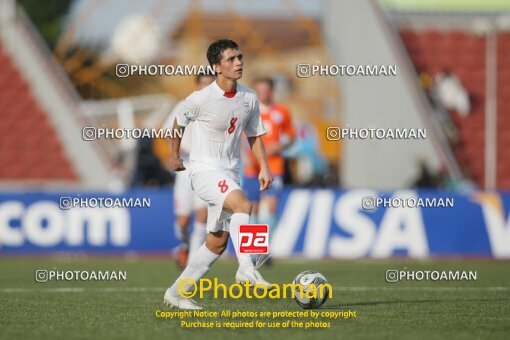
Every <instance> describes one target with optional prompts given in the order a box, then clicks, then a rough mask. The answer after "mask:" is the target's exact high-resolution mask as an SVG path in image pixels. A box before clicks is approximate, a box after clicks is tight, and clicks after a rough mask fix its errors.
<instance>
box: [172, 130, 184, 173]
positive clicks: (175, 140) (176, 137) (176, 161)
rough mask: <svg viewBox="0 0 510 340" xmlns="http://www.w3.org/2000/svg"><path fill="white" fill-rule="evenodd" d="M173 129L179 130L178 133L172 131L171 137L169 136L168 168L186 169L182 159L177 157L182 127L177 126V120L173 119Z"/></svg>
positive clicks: (174, 169)
mask: <svg viewBox="0 0 510 340" xmlns="http://www.w3.org/2000/svg"><path fill="white" fill-rule="evenodd" d="M173 129H174V131H179V133H174V134H173V136H172V138H170V161H169V165H170V169H171V170H172V171H182V170H186V168H185V167H184V163H183V162H182V159H181V158H180V157H179V151H180V148H181V139H182V138H181V136H182V135H183V133H184V127H182V126H179V124H177V120H175V121H174V126H173Z"/></svg>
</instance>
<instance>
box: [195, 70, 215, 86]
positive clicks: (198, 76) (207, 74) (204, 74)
mask: <svg viewBox="0 0 510 340" xmlns="http://www.w3.org/2000/svg"><path fill="white" fill-rule="evenodd" d="M205 77H211V78H214V74H213V73H211V72H209V71H208V70H206V71H205V73H199V74H197V77H196V78H195V83H196V84H200V81H201V80H202V78H205Z"/></svg>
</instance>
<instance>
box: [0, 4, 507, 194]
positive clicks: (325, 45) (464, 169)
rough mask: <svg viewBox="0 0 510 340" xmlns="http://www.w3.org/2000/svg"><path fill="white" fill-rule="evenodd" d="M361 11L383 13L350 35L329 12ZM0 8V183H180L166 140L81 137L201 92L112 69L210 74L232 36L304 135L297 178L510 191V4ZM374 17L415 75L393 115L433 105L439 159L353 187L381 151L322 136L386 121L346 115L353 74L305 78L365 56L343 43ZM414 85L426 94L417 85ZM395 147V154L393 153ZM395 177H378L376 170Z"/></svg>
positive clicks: (430, 117) (162, 114) (406, 70)
mask: <svg viewBox="0 0 510 340" xmlns="http://www.w3.org/2000/svg"><path fill="white" fill-rule="evenodd" d="M362 3H364V5H365V6H371V7H370V8H372V10H373V13H372V16H370V15H367V16H360V18H364V20H367V23H366V31H365V30H364V27H365V26H362V29H356V28H354V27H353V30H352V31H351V30H345V31H344V30H340V29H335V27H337V28H339V27H346V22H347V21H346V20H344V21H343V22H342V23H341V24H343V23H345V24H343V26H335V24H337V23H335V20H334V18H335V14H336V13H335V12H334V11H333V10H339V11H342V13H343V15H344V16H345V15H349V12H350V11H351V10H352V13H353V14H352V16H353V17H354V18H356V16H357V15H358V14H359V12H360V11H362V10H363V8H361V7H360V6H361V5H359V4H362ZM0 4H1V10H0V13H1V26H0V30H1V32H2V39H1V40H0V183H1V185H2V186H6V187H9V186H19V185H22V186H36V187H37V186H42V187H45V186H46V187H69V186H72V187H103V188H105V187H108V188H112V189H122V188H126V187H129V186H132V185H134V186H138V185H151V186H163V185H167V184H171V183H172V180H173V176H172V174H171V173H169V172H168V171H167V170H166V168H165V161H166V158H167V157H168V149H167V148H168V147H167V144H166V141H165V140H159V139H157V140H145V139H142V140H125V139H122V140H113V139H112V140H106V139H102V140H97V141H95V142H85V141H83V140H82V139H81V133H82V131H81V129H82V128H83V127H85V126H93V127H103V128H118V127H122V128H126V127H127V128H130V127H131V128H132V127H145V128H151V127H159V126H161V124H162V123H163V122H164V120H165V119H166V117H167V116H168V114H169V113H170V112H171V110H172V108H173V106H174V105H175V104H176V103H177V102H178V101H179V100H181V99H183V98H184V97H186V96H187V95H188V94H189V93H190V92H191V91H193V89H194V81H195V79H194V77H183V76H165V75H161V76H150V75H132V76H129V77H125V78H124V77H117V76H116V74H115V67H116V65H117V64H120V63H128V64H146V65H149V64H156V65H207V60H206V56H205V51H206V49H207V46H208V45H209V44H210V43H211V42H212V41H214V40H216V39H220V38H229V39H232V40H235V41H236V42H237V43H238V44H239V45H240V46H241V48H242V51H243V54H244V59H245V72H244V76H243V79H242V81H241V82H242V83H243V84H245V85H247V86H250V85H251V83H252V81H253V80H254V79H256V78H260V77H270V78H271V79H273V80H274V82H275V97H276V98H275V99H276V101H277V102H280V103H283V104H285V105H286V106H287V107H289V109H290V111H291V113H292V117H293V121H294V126H295V129H296V132H297V141H296V143H295V145H294V146H293V147H292V149H291V150H289V152H287V154H286V159H287V167H286V177H285V178H286V179H285V180H286V182H287V183H288V184H294V185H306V186H308V185H312V186H329V187H337V186H344V185H345V186H359V185H365V186H376V187H381V188H392V187H395V186H400V187H424V188H427V187H429V188H448V189H474V188H485V189H502V190H505V189H506V190H508V189H510V152H508V146H510V4H508V3H507V2H506V1H498V0H491V1H484V2H479V1H478V2H477V1H454V0H449V1H417V0H408V1H404V0H401V1H395V0H393V1H391V0H386V1H360V2H359V3H358V2H354V1H352V2H349V1H339V2H334V1H299V0H281V1H266V0H261V1H230V0H222V1H219V0H210V1H207V0H186V1H177V0H166V1H164V0H150V1H143V2H142V1H132V0H128V1H125V0H124V1H121V0H106V1H98V0H73V1H72V0H59V1H44V2H42V1H37V0H21V1H17V2H15V1H13V0H0ZM374 8H375V9H374ZM338 13H340V12H338ZM356 13H358V14H356ZM374 13H375V14H374ZM378 13H379V14H380V15H382V17H383V18H384V23H383V24H381V26H380V27H388V28H389V31H388V32H386V33H385V39H387V41H386V40H385V41H384V43H385V45H386V46H391V47H390V48H391V49H392V50H393V51H396V52H395V53H394V55H393V57H394V59H395V60H397V61H398V66H399V77H400V76H402V74H408V75H410V76H412V77H413V79H414V81H413V82H412V83H410V85H409V88H407V89H403V90H402V93H396V100H395V99H392V101H393V105H394V110H393V111H395V116H393V118H392V119H391V120H390V121H391V122H393V123H395V122H397V123H398V122H399V117H401V118H402V121H405V119H404V117H408V116H409V115H412V113H409V112H408V111H407V110H406V109H405V108H404V107H402V110H400V109H399V108H400V103H399V99H400V98H401V97H400V96H402V98H403V99H405V98H407V97H410V98H411V97H413V98H421V97H423V98H426V99H427V101H428V103H423V102H420V100H419V99H415V100H416V103H417V104H416V105H415V106H420V108H425V110H422V111H425V116H421V118H420V120H421V121H422V123H423V126H425V127H427V128H428V129H429V130H432V131H431V133H429V134H428V136H429V138H430V139H431V141H430V143H431V145H433V147H432V148H433V149H434V150H435V151H434V152H433V153H434V154H436V156H434V157H432V158H434V159H436V161H430V160H429V157H428V156H426V154H427V153H426V152H425V153H424V154H425V156H424V155H422V154H421V153H420V151H419V150H420V148H417V149H416V150H417V151H416V153H415V154H411V155H410V156H409V155H407V156H405V157H407V158H408V159H407V163H409V162H411V163H412V165H408V164H407V163H406V164H404V161H403V162H402V168H404V167H410V168H412V170H410V171H409V172H408V173H406V176H405V178H404V179H403V180H401V181H400V182H398V185H395V184H394V183H396V182H395V181H393V182H388V183H387V182H385V180H384V179H382V180H380V181H379V182H377V181H375V180H366V182H363V180H358V181H357V182H356V180H354V179H355V178H356V177H355V176H354V175H351V174H352V173H353V172H358V173H359V172H366V171H365V169H364V168H366V167H370V166H367V163H363V162H359V161H357V160H356V159H354V158H353V159H352V161H350V158H349V157H353V156H352V154H353V153H357V154H358V158H359V157H365V158H369V159H373V158H374V157H375V158H377V155H378V154H379V151H378V150H377V148H376V147H373V148H372V149H369V150H368V151H366V152H365V151H356V149H351V151H349V148H348V147H347V146H348V145H347V143H364V141H345V140H344V141H338V142H331V141H328V140H327V139H326V133H325V131H326V129H327V127H329V126H339V127H344V126H349V124H350V123H352V122H353V120H351V119H350V117H352V116H350V115H357V116H358V117H359V116H366V117H367V119H366V120H365V122H366V121H368V122H371V115H372V116H375V115H380V114H381V113H380V112H377V110H374V111H363V112H360V111H358V112H351V111H349V110H351V109H349V105H351V104H349V103H351V102H353V101H356V100H358V101H359V100H360V96H361V97H362V95H363V93H361V94H359V93H358V94H356V93H354V92H353V91H354V90H353V89H354V87H352V86H351V85H350V84H348V83H347V82H350V81H353V80H345V79H342V78H341V77H309V78H306V79H304V78H299V77H297V76H296V65H298V64H300V63H309V64H324V65H327V64H340V63H353V60H352V59H350V60H349V59H348V58H345V55H353V54H352V53H353V52H355V51H353V50H355V49H356V48H352V47H350V46H349V45H347V44H346V45H341V44H340V46H338V45H339V42H342V41H347V39H350V38H351V40H352V39H354V40H356V43H357V44H359V45H363V42H364V39H369V38H367V37H370V35H371V34H372V31H373V30H374V28H373V27H372V26H371V25H373V24H374V23H373V15H378ZM340 17H341V16H340V15H339V18H340ZM338 20H340V19H338ZM358 21H361V23H359V25H363V23H364V22H363V20H358ZM347 27H348V26H347ZM377 30H378V28H377V27H376V28H375V31H377ZM375 31H374V32H373V33H374V35H375V34H376V33H378V32H375ZM337 38H338V40H336V39H337ZM344 39H345V40H344ZM386 43H387V44H386ZM335 46H336V47H335ZM355 46H356V45H355ZM371 48H372V51H371V53H373V55H372V56H373V58H372V59H371V60H372V62H373V63H376V64H377V63H379V64H382V63H383V62H378V60H379V59H378V58H377V56H378V51H379V47H378V46H377V45H376V44H372V47H371ZM346 49H348V51H346ZM360 53H361V51H360ZM365 54H367V53H365ZM354 55H355V54H354ZM381 60H382V59H381ZM387 60H388V59H385V61H387ZM390 61H391V60H390ZM360 63H362V62H360ZM344 82H345V83H344ZM344 84H346V85H344ZM415 88H416V89H418V91H419V93H414V92H413V91H414V89H415ZM385 98H387V95H386V94H383V93H381V98H379V97H377V96H374V95H373V92H370V89H367V92H366V97H365V98H364V100H365V101H367V102H371V103H372V105H373V106H374V107H377V106H378V105H379V103H384V102H385ZM349 101H350V102H349ZM403 101H404V100H403ZM348 102H349V103H348ZM381 106H383V105H382V104H381ZM348 111H349V112H348ZM418 111H419V110H418ZM399 115H400V116H399ZM374 119H375V118H374ZM377 119H380V117H379V118H377ZM406 119H407V118H406ZM374 121H375V120H374ZM374 124H375V123H374ZM430 126H436V127H437V128H436V129H435V130H434V129H430ZM356 127H358V128H361V127H373V126H356ZM395 127H398V124H397V125H396V126H395ZM413 127H420V126H413ZM366 143H369V144H370V143H371V142H370V141H366ZM386 145H387V144H386ZM400 145H401V144H395V147H394V149H393V150H390V151H388V152H393V153H397V154H398V153H399V152H400V150H399V148H400ZM360 154H361V155H360ZM403 157H404V156H403ZM381 158H383V156H381ZM409 159H410V161H409ZM377 162H379V163H376V164H380V165H381V167H382V168H384V167H385V166H386V165H385V164H384V163H393V164H389V165H388V166H391V165H393V166H399V164H395V163H394V162H392V161H385V160H384V159H379V160H377ZM362 168H363V169H362ZM375 171H376V170H375ZM366 173H367V175H366V177H371V178H374V177H378V176H371V175H369V172H366ZM390 173H391V172H390ZM385 176H386V177H388V176H387V175H385V172H384V170H381V176H380V177H385ZM395 177H399V174H398V173H395ZM349 178H352V179H349ZM374 181H375V182H374Z"/></svg>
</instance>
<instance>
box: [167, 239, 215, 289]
mask: <svg viewBox="0 0 510 340" xmlns="http://www.w3.org/2000/svg"><path fill="white" fill-rule="evenodd" d="M218 257H220V255H218V254H215V253H213V252H212V251H210V250H209V249H208V248H207V246H206V245H205V243H204V244H202V246H201V247H200V248H199V249H198V250H197V251H196V252H195V254H193V255H192V256H191V260H190V261H189V264H188V265H187V266H186V268H185V269H184V271H183V272H182V274H181V275H180V276H179V277H178V278H177V280H175V282H174V284H173V285H172V286H171V287H170V294H172V295H173V296H179V292H178V291H177V283H178V282H179V280H181V279H183V278H191V279H193V280H195V282H197V284H198V280H200V279H201V278H202V277H204V275H205V274H207V272H208V271H209V269H211V266H212V264H213V263H214V261H216V260H217V259H218Z"/></svg>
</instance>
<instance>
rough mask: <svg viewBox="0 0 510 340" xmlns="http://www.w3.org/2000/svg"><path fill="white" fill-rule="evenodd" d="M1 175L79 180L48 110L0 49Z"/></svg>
mask: <svg viewBox="0 0 510 340" xmlns="http://www.w3.org/2000/svg"><path fill="white" fill-rule="evenodd" d="M0 107H2V115H0V178H2V180H9V179H16V180H17V179H26V180H46V179H54V180H76V179H77V176H76V172H75V171H74V169H73V166H72V164H71V163H70V162H69V160H68V159H67V157H66V155H65V154H64V151H63V149H62V146H61V143H60V141H59V139H58V136H57V134H56V133H55V131H54V128H53V127H52V126H51V124H50V123H49V121H48V119H47V116H46V112H44V110H43V109H42V108H41V107H40V106H39V104H38V103H37V100H36V99H35V97H34V95H33V94H32V92H31V90H30V87H29V85H28V83H27V80H26V79H24V78H23V76H22V75H21V73H20V72H19V71H18V70H17V69H16V66H15V65H14V64H13V63H12V62H11V60H10V57H9V56H8V55H7V54H6V53H5V52H4V51H2V50H1V49H0Z"/></svg>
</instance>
